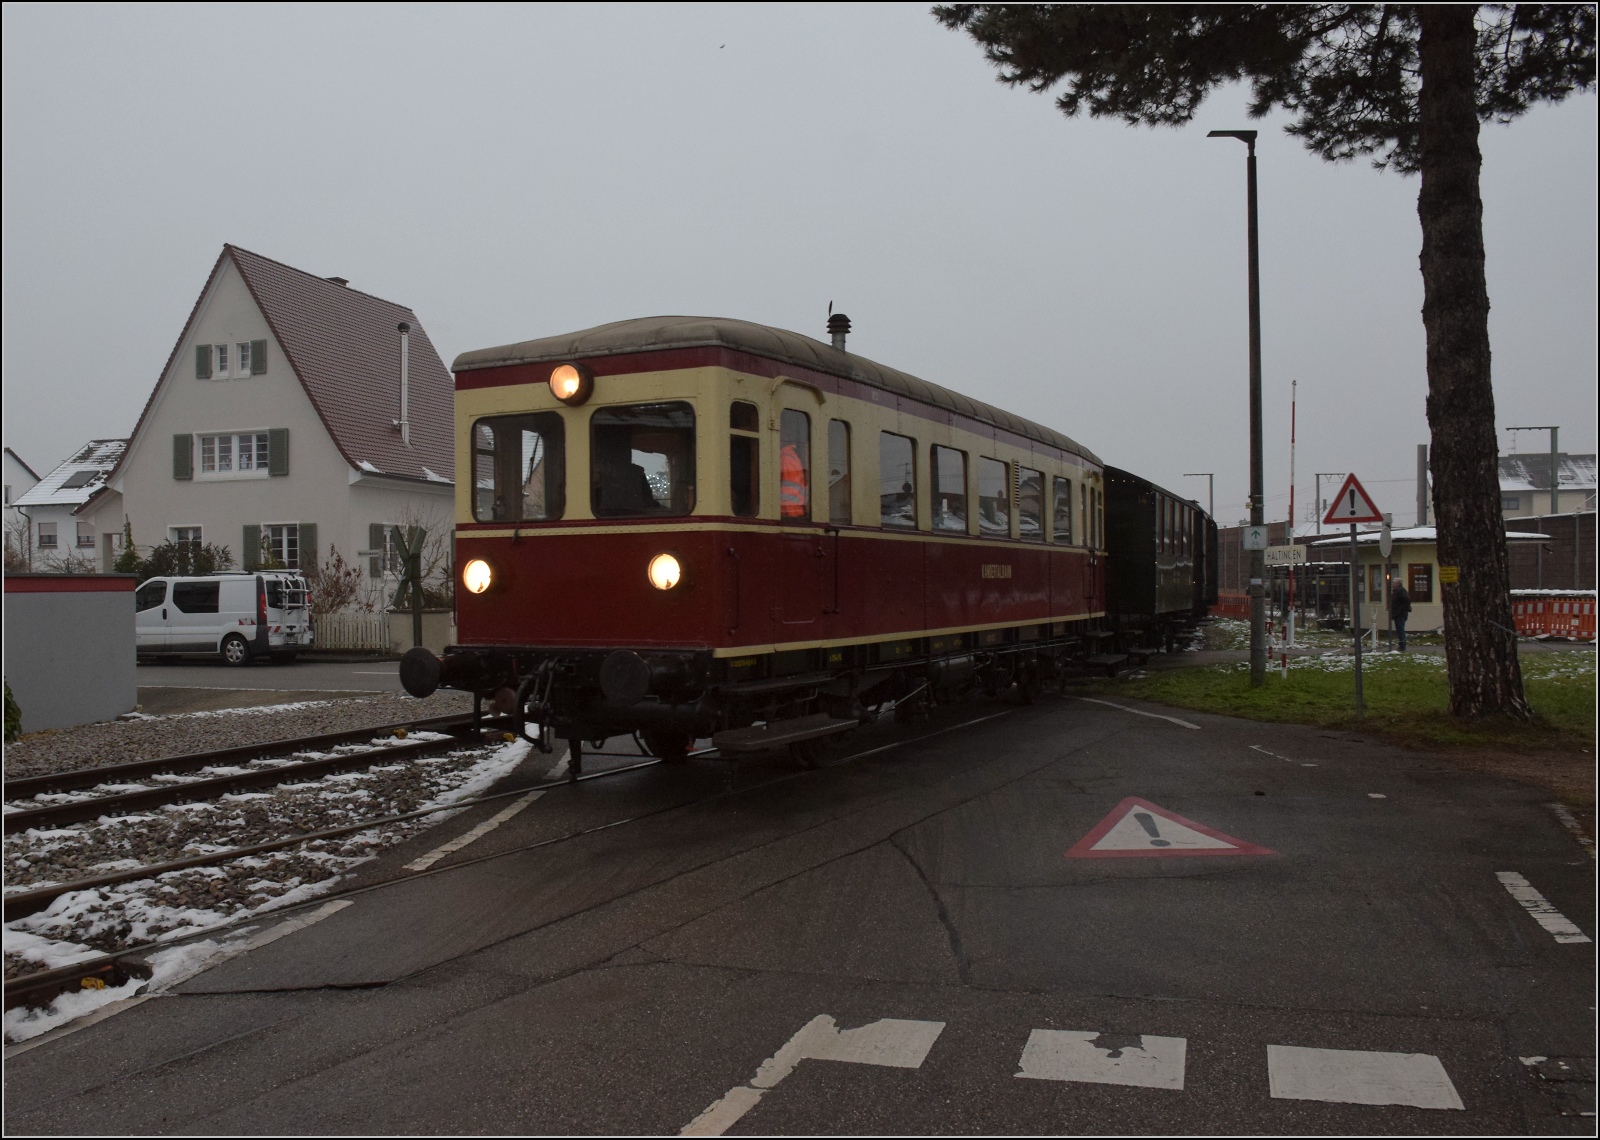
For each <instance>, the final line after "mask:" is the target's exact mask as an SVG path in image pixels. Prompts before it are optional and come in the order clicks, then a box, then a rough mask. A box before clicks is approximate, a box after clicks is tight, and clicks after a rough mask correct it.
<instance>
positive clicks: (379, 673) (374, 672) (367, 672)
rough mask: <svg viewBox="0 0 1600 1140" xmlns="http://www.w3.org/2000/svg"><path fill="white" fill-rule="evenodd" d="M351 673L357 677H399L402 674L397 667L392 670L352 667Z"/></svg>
mask: <svg viewBox="0 0 1600 1140" xmlns="http://www.w3.org/2000/svg"><path fill="white" fill-rule="evenodd" d="M350 673H351V675H352V676H356V677H398V676H399V675H400V670H398V669H395V670H392V671H391V670H387V669H352V670H350Z"/></svg>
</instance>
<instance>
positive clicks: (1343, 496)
mask: <svg viewBox="0 0 1600 1140" xmlns="http://www.w3.org/2000/svg"><path fill="white" fill-rule="evenodd" d="M1382 521H1383V512H1382V511H1380V510H1379V509H1378V504H1377V503H1374V502H1373V501H1372V496H1371V495H1369V494H1367V489H1366V488H1365V487H1363V486H1362V485H1361V480H1360V479H1357V478H1356V476H1355V472H1354V471H1352V472H1351V473H1350V474H1348V475H1346V476H1345V478H1344V485H1343V486H1341V487H1340V488H1339V493H1338V494H1337V495H1335V496H1334V497H1333V498H1331V499H1329V500H1328V513H1327V514H1325V515H1323V516H1322V522H1323V525H1324V526H1335V525H1337V524H1339V523H1346V524H1348V523H1380V522H1382Z"/></svg>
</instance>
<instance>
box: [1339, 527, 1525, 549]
mask: <svg viewBox="0 0 1600 1140" xmlns="http://www.w3.org/2000/svg"><path fill="white" fill-rule="evenodd" d="M1382 537H1383V532H1382V531H1377V530H1372V531H1367V532H1366V533H1364V534H1358V535H1357V536H1356V544H1357V545H1358V546H1367V545H1371V544H1375V543H1377V541H1378V540H1379V539H1380V538H1382ZM1390 537H1392V538H1393V539H1394V542H1395V545H1396V546H1403V545H1405V544H1406V543H1409V542H1438V541H1439V530H1438V528H1437V527H1431V526H1408V527H1406V528H1405V529H1403V530H1397V531H1392V532H1391V534H1390ZM1549 537H1550V536H1549V535H1548V534H1536V533H1534V532H1533V531H1527V530H1508V531H1506V541H1507V542H1525V541H1529V540H1532V539H1540V538H1546V539H1547V538H1549ZM1340 543H1344V544H1345V545H1349V543H1350V536H1349V535H1347V534H1346V535H1341V536H1339V537H1337V538H1325V539H1323V540H1322V541H1321V542H1313V543H1312V544H1311V545H1312V546H1337V545H1339V544H1340Z"/></svg>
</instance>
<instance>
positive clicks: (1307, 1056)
mask: <svg viewBox="0 0 1600 1140" xmlns="http://www.w3.org/2000/svg"><path fill="white" fill-rule="evenodd" d="M1267 1084H1268V1086H1269V1087H1270V1088H1271V1091H1272V1095H1273V1096H1274V1097H1276V1098H1277V1099H1279V1100H1327V1101H1334V1102H1337V1103H1339V1104H1403V1105H1409V1106H1411V1107H1412V1108H1458V1109H1465V1108H1466V1105H1464V1104H1462V1103H1461V1097H1460V1096H1459V1095H1458V1094H1457V1093H1456V1087H1455V1085H1453V1084H1451V1083H1450V1075H1449V1074H1448V1073H1446V1072H1445V1071H1444V1065H1443V1064H1441V1063H1440V1061H1439V1058H1437V1057H1435V1056H1433V1055H1432V1054H1429V1053H1372V1052H1368V1051H1366V1050H1364V1049H1301V1048H1299V1047H1297V1046H1293V1045H1268V1046H1267Z"/></svg>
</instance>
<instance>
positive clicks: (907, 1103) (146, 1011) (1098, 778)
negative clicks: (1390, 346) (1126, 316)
mask: <svg viewBox="0 0 1600 1140" xmlns="http://www.w3.org/2000/svg"><path fill="white" fill-rule="evenodd" d="M914 736H915V737H918V738H919V739H915V740H913V739H912V737H914ZM878 748H881V749H882V750H881V751H876V752H871V753H870V754H867V755H854V754H857V753H860V752H862V751H865V750H867V749H878ZM852 755H854V758H849V757H850V756H852ZM1548 798H1549V797H1548V796H1547V795H1544V794H1541V793H1540V792H1539V791H1538V790H1537V789H1534V788H1529V787H1526V786H1523V785H1518V784H1512V783H1509V782H1506V781H1502V780H1496V779H1492V778H1488V777H1484V776H1479V775H1475V774H1470V773H1463V772H1459V771H1457V770H1454V769H1451V768H1449V767H1447V766H1445V765H1443V764H1441V763H1439V762H1437V761H1433V760H1431V759H1430V758H1428V757H1427V756H1425V755H1421V754H1417V753H1409V752H1404V751H1400V750H1397V749H1393V748H1389V747H1387V746H1384V745H1380V744H1376V743H1372V742H1369V741H1366V740H1364V739H1362V738H1359V737H1355V736H1351V735H1349V734H1344V733H1326V732H1322V731H1319V730H1316V729H1310V728H1301V727H1293V726H1276V725H1260V724H1253V723H1249V722H1244V721H1238V720H1231V719H1227V718H1222V717H1214V716H1208V715H1205V714H1198V713H1191V712H1175V711H1173V710H1169V709H1162V708H1159V707H1156V706H1151V705H1145V704H1139V703H1136V702H1131V701H1116V702H1114V703H1112V702H1109V701H1101V700H1098V699H1097V700H1093V701H1091V700H1084V699H1054V700H1050V701H1048V702H1045V703H1042V704H1039V705H1035V706H1031V707H1027V708H1021V707H1015V706H1008V705H1003V704H999V703H993V704H986V703H979V704H974V705H969V706H964V707H961V708H957V709H951V710H947V711H946V712H945V713H944V714H943V715H942V716H941V717H940V718H936V719H935V720H934V721H932V722H929V723H926V724H923V725H921V726H918V727H917V728H916V729H915V730H911V731H907V730H901V729H896V728H894V727H893V726H882V727H874V728H871V729H867V730H864V731H863V732H861V733H857V734H854V736H853V737H852V738H851V740H850V744H849V746H848V748H847V749H846V750H845V753H844V756H843V757H841V759H840V760H839V761H836V762H835V763H834V764H833V765H832V766H829V767H826V768H824V769H823V770H821V771H817V772H800V771H798V770H796V769H793V768H790V767H787V766H786V765H784V764H781V763H778V762H773V763H771V764H767V765H746V766H744V767H741V768H739V769H737V770H735V769H734V768H733V766H731V765H727V764H724V763H720V762H712V761H704V760H701V761H694V762H691V763H690V764H688V765H686V766H684V767H682V768H679V769H676V770H673V769H669V768H666V767H656V768H651V769H648V770H645V771H641V772H637V773H631V774H628V775H624V776H618V777H615V778H613V779H609V780H597V781H593V782H590V783H585V784H582V785H579V786H577V787H575V788H561V789H556V790H553V791H551V792H549V793H547V794H546V795H545V796H544V797H543V798H542V799H539V800H538V801H537V802H534V803H531V804H529V805H528V807H527V808H526V810H523V811H521V812H520V813H518V814H516V815H514V816H512V817H511V818H509V819H507V820H505V821H504V822H503V823H501V824H500V825H499V826H498V827H496V828H494V829H493V830H490V831H487V832H486V833H485V834H483V835H482V837H481V838H478V839H476V840H475V841H474V842H472V843H470V844H468V845H466V846H464V847H461V848H460V849H459V850H455V851H453V852H451V853H449V854H447V855H446V856H444V857H443V858H441V859H440V860H439V861H438V862H436V863H434V864H433V869H432V870H431V871H430V872H429V873H428V874H427V875H426V876H425V877H422V878H417V879H413V880H410V881H409V882H406V883H404V884H397V885H393V886H388V887H382V888H379V889H376V890H373V891H371V892H369V893H366V894H362V895H359V896H357V897H356V898H355V900H354V902H353V904H352V905H348V906H346V907H344V908H343V909H339V910H337V912H336V913H329V914H327V916H326V917H323V918H322V919H321V921H318V922H315V923H314V924H311V925H307V926H305V927H304V928H303V929H299V930H297V931H295V932H294V933H292V934H290V935H288V936H286V937H282V938H279V939H278V940H276V941H273V942H271V943H270V944H269V945H265V946H263V947H262V948H260V949H258V950H255V951H253V952H251V953H248V954H245V955H243V956H241V957H238V958H235V959H233V960H232V961H229V962H227V963H225V964H223V965H220V966H218V967H216V968H214V969H212V970H210V971H208V972H207V973H204V974H201V975H199V976H198V977H196V978H194V979H192V980H191V981H190V982H188V983H186V984H185V985H183V986H182V987H181V991H182V992H181V993H180V994H178V995H176V996H168V997H159V998H155V999H152V1000H149V1001H147V1002H144V1003H143V1004H140V1005H137V1006H135V1007H134V1008H131V1009H129V1010H128V1011H126V1012H124V1013H122V1014H120V1015H118V1016H115V1017H112V1018H109V1019H107V1020H105V1021H102V1022H100V1023H99V1024H96V1025H94V1026H91V1027H89V1028H87V1029H84V1030H82V1031H80V1032H77V1033H73V1034H70V1035H67V1036H63V1037H61V1038H59V1039H56V1040H52V1041H49V1042H47V1043H45V1044H43V1045H40V1046H38V1047H37V1048H33V1049H31V1050H28V1051H26V1052H21V1053H15V1052H14V1053H13V1055H12V1056H11V1057H10V1059H9V1060H8V1063H7V1078H8V1080H7V1097H6V1128H7V1131H8V1132H10V1133H79V1134H82V1133H89V1134H94V1133H129V1132H132V1133H165V1132H183V1133H211V1134H236V1133H374V1132H378V1133H387V1132H408V1133H414V1132H450V1133H454V1132H533V1133H614V1132H621V1133H665V1134H676V1133H678V1132H680V1131H683V1130H685V1129H687V1130H688V1131H689V1132H690V1133H692V1134H701V1135H716V1134H726V1135H740V1134H760V1133H784V1134H795V1133H856V1134H860V1133H931V1132H979V1133H1117V1134H1130V1133H1134V1134H1137V1133H1157V1132H1159V1133H1174V1134H1175V1133H1201V1134H1217V1135H1232V1134H1240V1133H1279V1134H1284V1133H1288V1134H1298V1133H1317V1134H1340V1135H1345V1134H1370V1133H1462V1134H1506V1133H1522V1134H1526V1133H1540V1134H1543V1133H1573V1134H1592V1132H1593V1130H1594V1117H1593V1115H1592V1111H1593V1108H1594V1104H1593V1063H1594V1062H1593V1031H1594V1026H1593V1016H1594V1015H1593V1007H1594V1004H1595V1001H1594V996H1595V985H1594V973H1593V971H1594V954H1593V951H1594V945H1593V943H1591V942H1590V941H1589V938H1590V937H1592V936H1593V935H1594V931H1595V914H1594V904H1593V898H1594V888H1595V882H1594V880H1595V866H1594V863H1593V861H1592V859H1591V857H1590V856H1589V855H1588V854H1587V853H1586V852H1585V851H1584V850H1583V849H1582V848H1581V847H1580V846H1579V845H1578V843H1577V842H1576V841H1575V839H1574V838H1573V837H1572V836H1571V835H1570V834H1569V833H1568V832H1567V831H1566V830H1565V829H1564V828H1563V826H1562V825H1561V823H1560V821H1559V819H1558V818H1557V815H1556V814H1555V813H1553V812H1552V811H1551V810H1550V809H1549V807H1547V806H1546V800H1547V799H1548ZM504 802H505V801H502V802H501V805H488V806H485V807H483V808H479V809H475V810H474V811H470V812H466V813H463V814H462V815H461V816H458V817H456V818H455V819H453V820H451V821H449V822H448V823H446V824H444V825H443V826H441V827H440V828H438V829H436V830H435V831H433V832H431V833H429V834H427V835H424V836H421V837H418V838H417V839H415V840H413V841H412V842H411V843H410V844H408V845H407V846H406V847H402V848H399V849H396V850H395V851H393V852H390V853H389V854H387V855H386V856H385V857H384V858H383V859H382V860H381V861H380V863H379V864H378V865H377V866H376V867H373V868H371V869H370V870H369V871H368V872H367V875H368V877H369V878H370V877H372V876H374V875H377V874H378V873H379V872H382V871H385V870H389V869H393V868H396V867H398V866H399V865H401V864H402V863H405V862H408V861H415V860H417V859H418V858H419V856H422V855H424V854H425V853H427V852H430V851H434V850H436V849H437V848H439V847H440V846H441V845H443V844H444V843H445V842H446V841H447V840H449V839H451V838H453V837H455V836H460V835H464V834H465V833H466V832H468V831H469V830H471V829H472V828H474V827H476V826H477V825H479V824H482V823H484V822H485V821H486V820H488V819H489V817H490V816H491V815H493V814H494V813H495V812H496V811H497V810H498V807H499V806H502V805H503V804H504ZM624 820H629V821H631V822H626V823H622V822H621V821H624ZM602 824H617V826H613V827H609V828H606V829H604V830H586V829H591V828H597V827H599V826H600V825H602ZM580 832H582V833H583V834H579V833H580ZM550 840H554V841H555V842H546V841H550ZM541 843H544V844H545V845H543V846H534V845H535V844H541Z"/></svg>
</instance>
